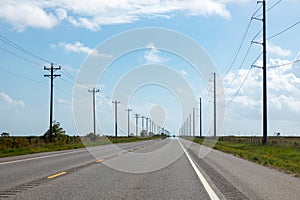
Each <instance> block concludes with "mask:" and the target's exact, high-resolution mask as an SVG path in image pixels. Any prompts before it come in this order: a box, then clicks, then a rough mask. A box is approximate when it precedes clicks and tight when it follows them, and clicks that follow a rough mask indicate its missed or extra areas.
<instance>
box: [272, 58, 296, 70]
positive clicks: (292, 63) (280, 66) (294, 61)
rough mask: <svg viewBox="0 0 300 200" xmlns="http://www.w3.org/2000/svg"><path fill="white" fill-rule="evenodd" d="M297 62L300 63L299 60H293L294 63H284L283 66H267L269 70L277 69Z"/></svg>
mask: <svg viewBox="0 0 300 200" xmlns="http://www.w3.org/2000/svg"><path fill="white" fill-rule="evenodd" d="M299 61H300V59H297V60H294V61H292V62H289V63H284V64H280V65H272V66H269V67H268V68H269V69H272V68H278V67H282V66H286V65H291V64H294V63H297V62H299Z"/></svg>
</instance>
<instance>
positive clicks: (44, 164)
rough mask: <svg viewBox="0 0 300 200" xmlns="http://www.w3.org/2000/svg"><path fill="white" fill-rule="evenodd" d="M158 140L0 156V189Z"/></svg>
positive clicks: (83, 164)
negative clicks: (8, 157) (7, 156)
mask: <svg viewBox="0 0 300 200" xmlns="http://www.w3.org/2000/svg"><path fill="white" fill-rule="evenodd" d="M155 142H158V141H141V142H136V143H126V144H118V145H104V146H98V147H91V148H87V149H80V150H73V151H69V150H68V151H61V152H49V153H46V154H45V153H42V154H35V155H28V156H21V157H20V156H18V157H11V158H10V159H9V160H8V159H7V158H3V159H0V177H1V181H0V191H3V190H6V189H9V188H13V187H15V186H17V185H20V184H23V183H26V182H30V181H34V180H37V179H39V178H42V177H46V176H49V175H52V174H56V173H59V172H62V171H65V170H66V169H70V168H76V167H80V166H85V165H87V164H89V163H93V162H95V161H96V160H97V159H104V158H105V159H106V158H107V157H110V156H113V155H115V154H117V153H119V152H122V151H126V150H127V149H132V148H133V149H134V148H136V147H139V146H142V145H146V144H149V145H150V144H151V143H155Z"/></svg>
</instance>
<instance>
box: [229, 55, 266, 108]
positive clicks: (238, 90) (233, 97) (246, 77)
mask: <svg viewBox="0 0 300 200" xmlns="http://www.w3.org/2000/svg"><path fill="white" fill-rule="evenodd" d="M261 55H262V53H260V54H259V56H258V57H257V58H256V59H255V60H254V62H253V63H252V65H251V67H250V69H249V71H248V73H247V75H246V76H245V78H244V80H243V82H242V84H241V85H240V87H239V88H238V89H237V91H236V92H235V93H234V95H233V96H232V98H231V99H230V100H229V101H228V102H227V103H226V104H225V106H224V107H226V106H227V105H229V104H230V103H231V102H232V101H233V100H234V99H235V97H236V96H237V94H238V93H239V92H240V90H241V88H242V87H243V86H244V84H245V82H246V80H247V79H248V77H249V75H250V72H251V70H252V68H253V64H254V63H256V61H257V60H258V59H259V58H260V57H261Z"/></svg>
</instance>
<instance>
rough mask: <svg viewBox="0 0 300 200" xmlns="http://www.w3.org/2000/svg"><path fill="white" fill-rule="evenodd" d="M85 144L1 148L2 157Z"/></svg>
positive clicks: (57, 149)
mask: <svg viewBox="0 0 300 200" xmlns="http://www.w3.org/2000/svg"><path fill="white" fill-rule="evenodd" d="M83 147H84V145H83V144H69V145H55V144H49V145H44V146H39V147H21V148H8V149H2V150H0V158H2V157H9V156H19V155H25V154H33V153H41V152H50V151H61V150H68V149H78V148H83Z"/></svg>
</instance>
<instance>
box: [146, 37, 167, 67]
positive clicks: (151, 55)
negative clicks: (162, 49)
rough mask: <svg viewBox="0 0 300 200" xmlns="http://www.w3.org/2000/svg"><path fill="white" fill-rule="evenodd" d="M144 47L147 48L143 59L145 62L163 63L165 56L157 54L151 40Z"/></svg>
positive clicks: (165, 59)
mask: <svg viewBox="0 0 300 200" xmlns="http://www.w3.org/2000/svg"><path fill="white" fill-rule="evenodd" d="M146 48H147V49H149V50H148V51H147V52H146V53H145V55H144V59H145V60H146V62H148V63H163V62H166V61H167V60H168V59H167V58H163V57H162V56H160V55H159V51H158V49H157V48H156V47H155V45H154V44H153V43H152V42H150V43H148V44H147V46H146Z"/></svg>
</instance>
